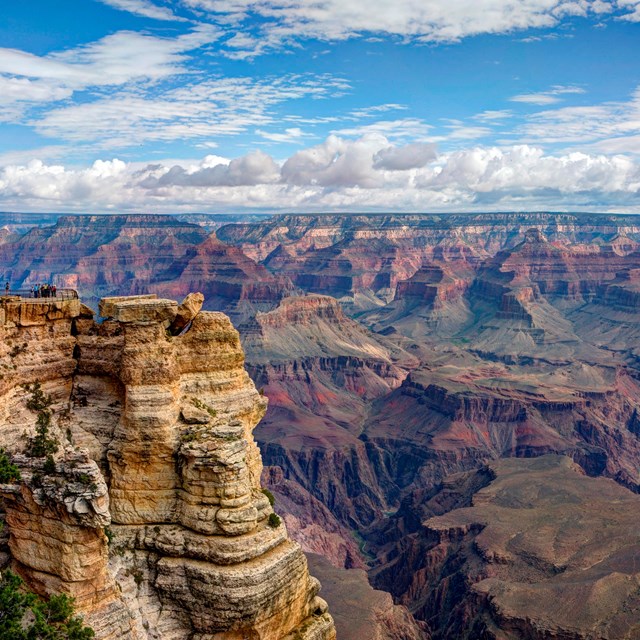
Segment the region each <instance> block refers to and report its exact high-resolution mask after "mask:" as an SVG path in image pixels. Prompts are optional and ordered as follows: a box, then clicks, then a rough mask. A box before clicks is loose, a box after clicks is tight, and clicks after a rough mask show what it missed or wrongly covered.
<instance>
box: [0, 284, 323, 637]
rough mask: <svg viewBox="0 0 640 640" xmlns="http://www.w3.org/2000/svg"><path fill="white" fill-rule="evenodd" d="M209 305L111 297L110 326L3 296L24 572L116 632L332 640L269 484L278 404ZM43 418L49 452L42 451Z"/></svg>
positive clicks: (18, 552)
mask: <svg viewBox="0 0 640 640" xmlns="http://www.w3.org/2000/svg"><path fill="white" fill-rule="evenodd" d="M201 304H202V299H201V297H200V296H190V297H188V299H187V300H185V302H184V303H183V304H182V305H181V306H180V307H178V305H177V303H175V302H173V301H170V300H161V299H157V298H154V297H150V296H141V297H137V298H112V299H105V300H103V301H102V302H101V305H100V309H101V313H102V314H104V316H106V317H105V319H104V321H103V322H101V323H96V322H95V321H94V320H93V318H91V317H90V314H89V313H88V312H87V310H86V308H83V307H82V306H81V305H80V303H79V302H78V301H69V302H46V301H42V302H35V301H31V302H29V301H20V300H17V299H16V300H7V299H5V301H4V303H3V313H4V320H5V321H4V325H3V326H0V331H2V332H3V334H4V336H3V337H4V341H3V345H4V346H3V349H4V351H5V353H4V357H3V358H2V365H1V366H4V367H5V368H8V370H9V371H11V374H12V375H11V378H10V379H6V378H5V379H3V380H2V392H3V400H4V402H3V403H2V404H3V405H4V410H3V416H2V425H3V429H2V438H1V440H2V445H3V446H5V447H6V448H7V449H9V450H10V451H11V452H13V453H15V454H16V455H15V460H16V462H17V463H18V465H19V466H20V468H21V469H22V480H21V482H19V483H14V484H9V485H2V486H1V488H0V490H1V492H2V495H3V497H4V505H5V510H6V521H7V524H8V526H9V532H10V538H9V547H10V551H11V556H12V560H13V564H14V566H15V568H16V570H17V571H18V572H19V573H20V574H21V575H22V576H23V577H24V579H25V580H26V581H27V583H28V584H29V586H30V587H32V588H33V589H34V590H36V591H37V592H38V593H41V594H43V595H46V594H50V593H53V592H65V593H69V594H71V595H72V596H74V597H75V598H76V603H77V609H78V611H79V612H80V613H81V614H82V615H84V617H85V620H86V621H87V622H88V623H89V624H92V625H93V626H94V628H95V630H96V635H97V637H98V638H99V639H102V640H107V639H108V640H112V639H113V640H116V639H127V640H133V639H143V638H144V639H150V638H163V640H164V639H175V640H178V639H186V638H190V639H191V638H193V639H198V640H241V639H252V640H254V639H255V640H259V639H269V640H271V639H277V638H282V639H285V638H287V639H290V638H301V639H306V640H330V639H333V638H335V630H334V627H333V622H332V619H331V617H330V615H329V614H328V612H327V607H326V603H325V602H324V601H323V600H322V599H321V598H319V597H318V595H317V594H318V591H319V583H318V581H317V580H315V579H314V578H311V577H310V576H309V573H308V570H307V563H306V559H305V557H304V555H303V553H302V551H301V549H300V547H299V546H298V545H297V544H295V543H293V542H292V541H291V540H290V539H289V538H288V536H287V531H286V528H285V525H284V523H283V522H282V521H281V520H280V519H279V518H278V517H277V516H276V515H275V514H274V513H273V509H272V507H271V504H270V502H269V499H268V497H267V496H266V495H265V494H264V493H263V492H262V491H261V486H260V474H261V471H262V462H261V458H260V453H259V451H258V449H257V447H256V445H255V442H254V440H253V437H252V430H253V428H254V427H255V426H256V424H257V423H258V421H259V420H260V418H261V417H262V416H263V414H264V412H265V409H266V405H267V402H266V399H265V398H264V397H263V396H261V395H260V394H259V393H258V392H257V391H256V389H255V387H254V385H253V383H252V382H251V381H250V379H249V377H248V375H247V374H246V372H245V371H244V369H243V363H244V354H243V352H242V348H241V346H240V341H239V337H238V333H237V332H236V331H235V329H234V328H233V326H232V325H231V322H230V321H229V319H228V318H227V317H226V316H224V315H223V314H221V313H214V312H199V307H200V306H201ZM176 333H178V334H179V335H174V334H176ZM12 345H13V346H12ZM23 345H24V346H23ZM36 382H38V383H41V384H42V393H41V394H40V395H38V394H39V393H40V392H39V390H38V387H36V386H33V384H34V383H36ZM21 384H22V385H23V386H20V385H21ZM42 415H45V416H48V417H47V418H46V420H45V421H46V422H47V424H48V425H49V427H48V432H47V434H46V437H47V438H48V439H49V440H50V441H53V442H56V443H57V447H52V449H56V448H57V450H55V451H53V452H52V453H50V454H49V457H45V456H44V455H43V456H38V455H37V453H38V452H36V453H34V451H35V450H34V442H36V439H37V436H32V435H31V434H33V433H34V426H35V423H36V422H38V424H40V423H41V422H42V420H43V418H42V417H41V416H42ZM23 432H24V433H25V436H26V437H24V436H23V435H22V434H23ZM34 438H36V439H34ZM25 444H26V447H25Z"/></svg>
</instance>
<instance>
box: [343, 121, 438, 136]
mask: <svg viewBox="0 0 640 640" xmlns="http://www.w3.org/2000/svg"><path fill="white" fill-rule="evenodd" d="M432 129H433V127H432V126H431V125H429V124H427V123H426V122H424V120H420V119H419V118H401V119H399V120H380V121H378V122H374V123H372V124H366V125H357V126H353V127H345V128H343V129H336V130H335V131H333V132H332V133H334V134H336V135H339V136H349V137H352V138H355V137H359V136H364V135H367V134H377V135H381V136H385V137H387V138H392V139H394V140H407V139H411V140H419V141H424V140H427V139H428V138H429V135H430V131H431V130H432Z"/></svg>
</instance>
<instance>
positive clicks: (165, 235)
mask: <svg viewBox="0 0 640 640" xmlns="http://www.w3.org/2000/svg"><path fill="white" fill-rule="evenodd" d="M636 220H637V218H636V217H634V216H615V215H605V214H602V215H598V214H589V215H587V214H584V215H582V214H556V213H546V214H544V213H539V214H535V213H531V214H486V215H462V214H461V215H448V216H435V215H434V216H429V215H404V216H402V215H353V216H300V215H298V216H293V215H291V216H274V217H272V218H265V219H252V220H249V221H243V220H242V219H241V218H238V219H237V220H232V221H229V220H225V221H224V222H225V224H216V223H215V222H211V220H210V219H207V218H206V217H204V216H202V217H200V216H198V217H195V218H190V219H180V218H177V217H165V216H116V217H102V216H100V217H96V216H93V217H89V216H79V217H74V216H62V217H59V218H58V219H57V220H56V221H55V223H54V222H53V221H51V220H48V219H47V220H44V221H42V222H41V223H40V224H39V225H38V226H34V227H33V228H32V229H25V228H24V226H17V227H15V228H10V227H9V228H7V230H6V233H5V234H4V235H3V236H2V238H1V239H0V242H1V244H0V263H1V264H2V265H3V269H4V274H5V278H6V279H7V280H9V281H10V282H11V283H12V286H15V287H16V288H18V287H27V286H29V285H30V284H32V283H36V282H45V281H53V282H56V284H58V286H59V287H63V286H66V287H73V288H76V289H77V290H78V291H79V292H80V294H81V295H82V296H83V299H86V301H87V302H88V303H89V304H92V303H93V302H94V301H96V300H97V299H98V298H99V297H100V296H104V295H114V294H116V293H118V294H141V293H147V292H151V293H157V294H159V295H161V296H169V297H180V296H183V295H186V293H188V292H189V291H202V292H203V293H204V295H205V302H204V304H205V308H206V309H211V310H219V311H224V312H225V313H228V314H229V315H230V317H231V318H232V320H233V322H234V323H235V324H236V326H237V327H238V329H239V331H240V336H241V339H242V344H243V347H244V350H245V352H246V358H247V360H246V369H247V371H248V373H249V375H250V376H251V378H252V379H253V381H254V383H255V386H256V387H257V389H258V390H259V393H260V394H263V396H264V397H266V398H268V400H269V405H268V409H267V410H266V414H265V416H264V418H263V419H262V421H261V422H260V423H259V425H258V426H257V427H256V430H255V438H256V441H257V442H258V444H259V446H260V450H261V452H262V457H263V460H264V463H265V469H264V471H263V475H262V485H263V486H266V487H268V488H269V489H270V491H271V492H272V493H273V494H274V496H275V509H276V511H277V512H278V513H280V515H281V516H282V517H283V519H284V520H285V522H286V525H287V528H288V531H289V533H290V535H291V536H292V537H293V538H294V539H295V540H297V541H298V542H299V543H300V544H301V546H302V548H303V549H304V550H305V551H307V552H308V553H310V554H315V555H312V556H309V557H310V563H311V566H312V568H314V570H315V571H316V573H317V574H318V575H319V577H320V578H321V581H322V582H323V597H325V598H326V599H327V600H328V601H329V605H330V610H331V611H332V613H333V615H334V618H335V619H336V627H337V630H338V634H339V636H338V637H339V638H342V639H344V640H351V639H354V640H355V639H356V638H358V639H360V638H365V637H371V638H376V639H378V638H379V639H380V640H385V639H388V640H400V639H402V638H408V639H412V638H414V637H415V638H438V639H445V638H486V639H496V640H497V639H512V638H513V639H515V638H535V639H538V638H540V639H542V638H545V639H555V638H558V639H560V638H562V639H565V638H571V639H573V638H575V639H585V640H586V639H587V638H590V639H591V638H593V639H595V638H603V639H605V638H606V639H609V640H613V639H615V638H639V637H640V629H638V627H637V622H636V621H637V619H638V613H639V610H638V593H639V587H640V584H639V580H640V565H639V566H636V565H637V558H638V552H639V550H640V547H639V546H638V545H639V543H640V540H639V539H638V536H636V534H635V533H634V528H633V526H632V523H633V521H634V519H635V522H637V520H638V515H640V514H639V513H638V509H639V498H638V495H637V494H638V493H639V492H640V464H639V463H640V413H639V408H640V350H639V348H638V346H637V345H638V338H639V337H640V223H637V222H636ZM23 224H24V222H23V221H22V220H21V225H23ZM43 256H44V257H43ZM332 603H334V604H332ZM363 634H365V635H363Z"/></svg>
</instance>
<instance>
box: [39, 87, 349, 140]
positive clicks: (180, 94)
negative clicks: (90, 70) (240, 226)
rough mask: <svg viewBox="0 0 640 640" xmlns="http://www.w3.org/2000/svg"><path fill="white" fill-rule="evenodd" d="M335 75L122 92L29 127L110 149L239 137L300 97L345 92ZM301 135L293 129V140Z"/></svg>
mask: <svg viewBox="0 0 640 640" xmlns="http://www.w3.org/2000/svg"><path fill="white" fill-rule="evenodd" d="M342 86H343V81H342V80H341V79H339V78H338V79H336V78H332V77H330V76H319V77H316V76H308V77H307V76H299V75H293V76H285V77H278V78H265V79H262V80H260V81H254V80H253V79H251V78H221V79H217V80H207V81H204V82H187V83H184V84H183V85H182V86H180V87H179V88H177V89H168V90H164V91H161V90H160V89H158V90H157V91H156V92H155V95H154V96H152V97H147V96H144V95H139V92H137V91H129V92H120V93H119V94H117V95H115V96H114V97H103V98H100V99H98V100H95V101H93V102H87V103H81V104H74V105H70V106H63V107H60V108H58V109H52V110H50V111H49V112H47V113H46V114H44V115H43V116H42V117H40V118H37V119H33V120H32V121H31V122H30V124H31V126H33V127H34V128H35V129H36V131H38V132H39V133H41V134H42V135H45V136H48V137H53V138H61V139H63V140H67V141H85V142H90V141H93V142H96V143H98V144H100V146H102V147H103V148H104V147H108V148H121V147H128V146H131V145H132V144H140V143H142V142H144V141H151V140H155V141H171V140H179V139H197V138H211V137H217V136H229V135H237V134H239V133H242V132H245V131H247V130H249V129H251V128H253V127H265V126H267V125H272V124H274V123H275V122H276V119H275V116H274V115H273V113H272V109H273V107H274V106H275V105H278V104H280V103H283V102H286V101H289V100H296V99H300V98H313V97H322V96H327V95H330V94H331V92H332V91H333V90H334V88H336V87H338V88H340V87H342ZM296 133H297V131H296V128H295V127H293V128H291V129H290V130H289V136H294V135H295V134H296Z"/></svg>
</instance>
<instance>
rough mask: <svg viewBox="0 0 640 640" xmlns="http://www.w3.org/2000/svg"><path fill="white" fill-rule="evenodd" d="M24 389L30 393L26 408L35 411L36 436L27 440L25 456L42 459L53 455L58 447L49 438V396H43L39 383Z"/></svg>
mask: <svg viewBox="0 0 640 640" xmlns="http://www.w3.org/2000/svg"><path fill="white" fill-rule="evenodd" d="M25 389H26V390H27V391H29V392H30V393H31V397H30V398H29V399H28V400H27V408H28V409H30V410H31V411H37V412H38V417H37V419H36V435H35V436H34V437H33V438H30V439H29V443H28V445H27V451H26V454H27V455H28V456H31V457H32V458H44V457H45V456H47V457H48V456H51V455H53V454H54V453H55V452H56V451H57V450H58V449H59V447H60V445H59V444H58V441H57V440H56V439H55V438H52V437H50V436H49V427H50V426H51V409H49V407H50V406H51V404H52V402H53V401H52V400H51V396H49V395H45V394H44V392H43V391H42V387H41V386H40V383H39V382H34V383H33V384H32V385H26V386H25Z"/></svg>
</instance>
